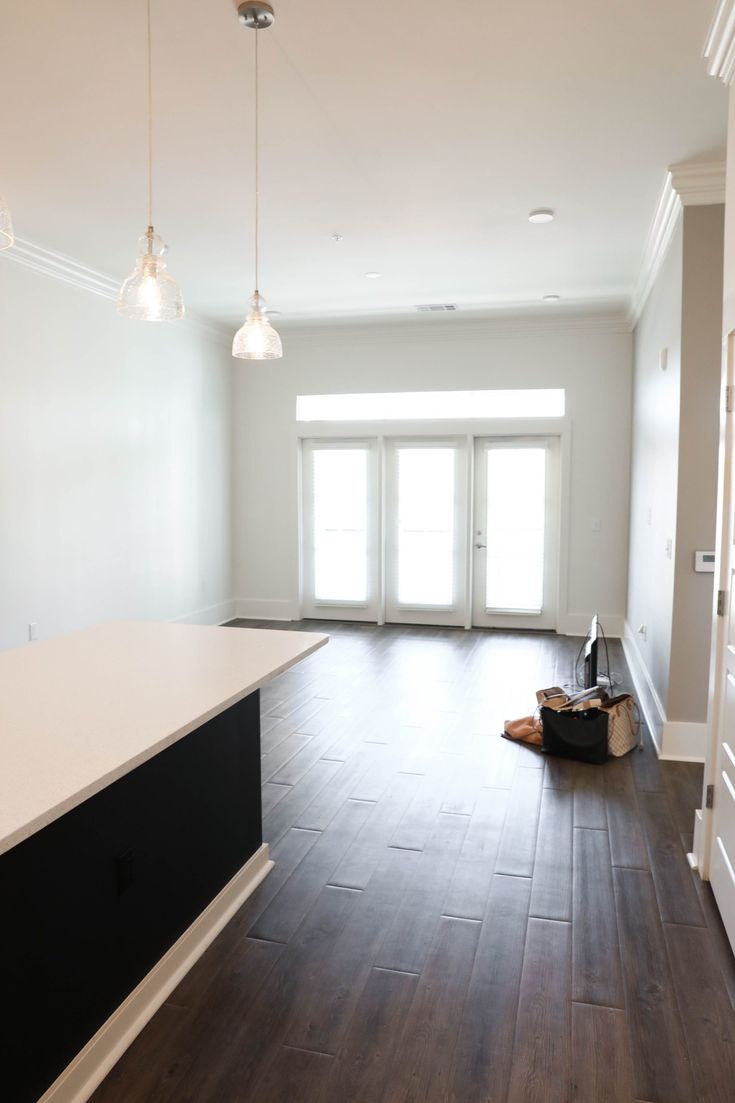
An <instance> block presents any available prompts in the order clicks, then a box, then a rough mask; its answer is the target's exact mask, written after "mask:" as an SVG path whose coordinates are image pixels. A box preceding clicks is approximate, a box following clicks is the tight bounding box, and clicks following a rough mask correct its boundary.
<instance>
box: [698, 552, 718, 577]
mask: <svg viewBox="0 0 735 1103" xmlns="http://www.w3.org/2000/svg"><path fill="white" fill-rule="evenodd" d="M694 570H695V571H704V572H705V573H706V574H714V573H715V553H714V552H704V551H702V552H695V553H694Z"/></svg>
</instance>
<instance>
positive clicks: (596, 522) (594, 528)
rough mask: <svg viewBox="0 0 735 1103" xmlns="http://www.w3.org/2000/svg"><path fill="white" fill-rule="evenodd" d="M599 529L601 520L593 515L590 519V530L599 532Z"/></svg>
mask: <svg viewBox="0 0 735 1103" xmlns="http://www.w3.org/2000/svg"><path fill="white" fill-rule="evenodd" d="M601 529H602V521H601V520H600V518H599V517H595V518H594V520H593V521H592V531H593V532H600V531H601Z"/></svg>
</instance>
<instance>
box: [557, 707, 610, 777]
mask: <svg viewBox="0 0 735 1103" xmlns="http://www.w3.org/2000/svg"><path fill="white" fill-rule="evenodd" d="M541 724H542V738H543V742H542V748H543V750H544V751H545V752H546V754H554V755H559V756H560V757H561V758H576V759H578V760H579V761H580V762H593V763H595V765H601V764H602V763H603V762H605V760H606V759H607V713H606V712H603V711H602V710H601V709H597V708H591V709H579V710H578V711H574V710H572V709H565V710H562V711H559V710H558V709H549V708H542V709H541Z"/></svg>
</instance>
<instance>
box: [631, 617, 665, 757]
mask: <svg viewBox="0 0 735 1103" xmlns="http://www.w3.org/2000/svg"><path fill="white" fill-rule="evenodd" d="M623 651H624V653H625V659H626V662H627V663H628V669H629V670H630V676H631V678H632V679H633V688H634V689H635V694H636V697H637V699H638V704H639V706H640V710H641V712H642V713H643V719H644V720H645V721H646V724H647V726H648V730H649V731H650V733H651V738H652V739H653V742H654V744H655V747H656V753H657V754H658V755H659V757H660V755H661V751H662V748H663V741H664V726H665V724H666V713H665V712H664V707H663V705H662V704H661V698H660V697H659V695H658V693H657V691H656V687H655V686H654V684H653V680H652V678H651V675H650V674H649V671H648V667H647V666H646V664H645V662H644V661H643V656H642V655H641V653H640V650H639V648H638V643H637V641H636V638H635V635H634V634H633V629H632V628H631V627H630V625H629V624H628V623H627V621H626V623H625V630H624V632H623Z"/></svg>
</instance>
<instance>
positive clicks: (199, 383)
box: [0, 258, 232, 648]
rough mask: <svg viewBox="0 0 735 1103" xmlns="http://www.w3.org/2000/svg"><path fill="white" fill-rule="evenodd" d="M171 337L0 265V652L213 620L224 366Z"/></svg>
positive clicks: (222, 494)
mask: <svg viewBox="0 0 735 1103" xmlns="http://www.w3.org/2000/svg"><path fill="white" fill-rule="evenodd" d="M181 327H182V328H177V326H176V325H149V324H145V323H134V322H129V321H126V320H124V319H122V318H120V317H118V315H117V313H116V311H115V305H114V303H112V302H110V301H108V300H106V299H103V298H100V297H98V296H96V295H93V294H90V293H89V292H87V291H83V290H80V289H77V288H74V287H71V286H68V285H66V284H64V283H61V282H58V281H55V280H52V279H48V278H46V277H44V276H41V275H39V274H36V273H34V272H32V271H30V270H28V269H26V268H24V267H22V266H21V265H19V264H17V263H13V262H11V261H9V260H6V259H4V258H3V259H2V261H0V526H1V536H0V648H6V647H13V646H16V645H19V644H22V643H24V642H26V640H27V639H28V625H29V623H30V622H31V621H36V622H37V623H38V634H39V638H44V637H46V636H50V635H53V634H55V633H58V632H62V631H67V630H71V629H73V628H76V627H80V626H83V625H86V624H89V623H92V622H96V621H103V620H106V619H110V618H158V619H176V618H182V617H189V616H194V617H197V618H198V619H211V620H219V619H222V618H223V617H225V616H227V615H229V612H230V611H231V604H228V603H229V602H230V599H231V597H232V585H231V553H232V537H231V504H232V487H231V462H230V457H231V421H230V412H231V388H232V374H231V358H230V355H229V352H228V351H227V350H226V349H224V348H222V347H221V346H220V345H218V344H216V343H215V342H214V341H213V340H212V339H211V338H210V337H207V336H202V335H200V334H198V333H196V332H195V331H194V330H193V328H192V327H191V326H190V325H189V324H188V323H186V322H183V323H181ZM220 614H221V615H220Z"/></svg>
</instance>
